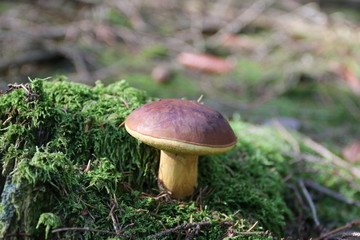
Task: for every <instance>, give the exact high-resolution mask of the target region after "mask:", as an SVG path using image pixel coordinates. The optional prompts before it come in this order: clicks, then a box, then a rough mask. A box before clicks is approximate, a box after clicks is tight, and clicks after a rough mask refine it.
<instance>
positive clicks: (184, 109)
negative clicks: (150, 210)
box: [125, 99, 236, 198]
mask: <svg viewBox="0 0 360 240" xmlns="http://www.w3.org/2000/svg"><path fill="white" fill-rule="evenodd" d="M125 128H126V130H127V131H128V133H129V134H130V135H132V136H133V137H135V138H137V139H139V140H140V141H142V142H144V143H145V144H148V145H150V146H153V147H155V148H158V149H160V150H161V153H160V164H159V173H158V181H159V185H161V186H163V187H164V188H165V189H167V190H168V191H170V193H171V194H172V195H173V196H174V197H176V198H184V197H186V196H190V195H191V194H193V192H194V190H195V187H196V186H197V165H198V158H199V155H211V154H219V153H223V152H226V151H228V150H230V149H231V148H232V147H233V146H234V145H235V143H236V136H235V134H234V132H233V130H232V129H231V127H230V125H229V123H228V122H227V121H226V120H225V118H224V117H223V116H222V115H221V114H220V113H219V112H217V111H215V110H213V109H211V108H209V107H207V106H205V105H202V104H200V103H197V102H192V101H187V100H181V99H162V100H158V101H154V102H150V103H147V104H145V105H142V106H140V107H139V108H137V109H135V110H134V111H133V112H132V113H131V114H130V115H129V116H128V117H127V119H126V120H125Z"/></svg>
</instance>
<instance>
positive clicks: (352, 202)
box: [305, 180, 360, 207]
mask: <svg viewBox="0 0 360 240" xmlns="http://www.w3.org/2000/svg"><path fill="white" fill-rule="evenodd" d="M305 185H306V186H309V187H311V188H313V189H315V190H316V191H319V192H321V193H324V194H326V195H328V196H330V197H332V198H335V199H336V200H338V201H340V202H344V203H346V204H350V205H354V206H356V207H360V202H358V201H356V200H354V199H349V198H346V197H344V196H343V195H342V194H340V193H337V192H335V191H332V190H330V189H328V188H326V187H324V186H321V185H320V184H318V183H316V182H314V181H311V180H305Z"/></svg>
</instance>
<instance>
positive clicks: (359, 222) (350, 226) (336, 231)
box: [314, 221, 360, 240]
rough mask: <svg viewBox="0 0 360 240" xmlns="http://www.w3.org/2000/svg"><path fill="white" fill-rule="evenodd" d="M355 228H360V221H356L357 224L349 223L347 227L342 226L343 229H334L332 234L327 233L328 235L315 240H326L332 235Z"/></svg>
mask: <svg viewBox="0 0 360 240" xmlns="http://www.w3.org/2000/svg"><path fill="white" fill-rule="evenodd" d="M353 226H360V221H355V222H351V223H348V224H346V225H345V226H342V227H339V228H336V229H334V230H332V231H330V232H327V233H325V234H323V235H321V236H320V237H318V238H315V239H314V240H321V239H324V238H326V237H328V236H330V235H333V234H335V233H338V232H340V231H343V230H345V229H349V228H352V227H353Z"/></svg>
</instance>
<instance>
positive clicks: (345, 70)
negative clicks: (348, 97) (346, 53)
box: [340, 66, 360, 95]
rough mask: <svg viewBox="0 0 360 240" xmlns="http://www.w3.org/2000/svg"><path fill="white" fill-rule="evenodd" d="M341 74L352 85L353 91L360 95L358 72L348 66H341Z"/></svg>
mask: <svg viewBox="0 0 360 240" xmlns="http://www.w3.org/2000/svg"><path fill="white" fill-rule="evenodd" d="M340 75H341V76H342V77H343V79H344V80H345V82H346V84H347V85H348V86H349V87H350V89H351V91H352V92H353V93H355V94H356V95H360V79H359V78H358V76H357V75H356V73H355V72H354V71H353V70H352V69H351V68H349V67H347V66H340Z"/></svg>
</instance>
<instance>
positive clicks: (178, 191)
mask: <svg viewBox="0 0 360 240" xmlns="http://www.w3.org/2000/svg"><path fill="white" fill-rule="evenodd" d="M198 158H199V156H198V155H186V154H177V153H171V152H167V151H161V153H160V166H159V181H160V184H162V185H163V187H165V188H166V189H167V190H169V191H170V192H171V194H172V195H173V196H174V197H176V198H184V197H187V196H190V195H191V194H193V192H194V190H195V188H196V186H197V171H198Z"/></svg>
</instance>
